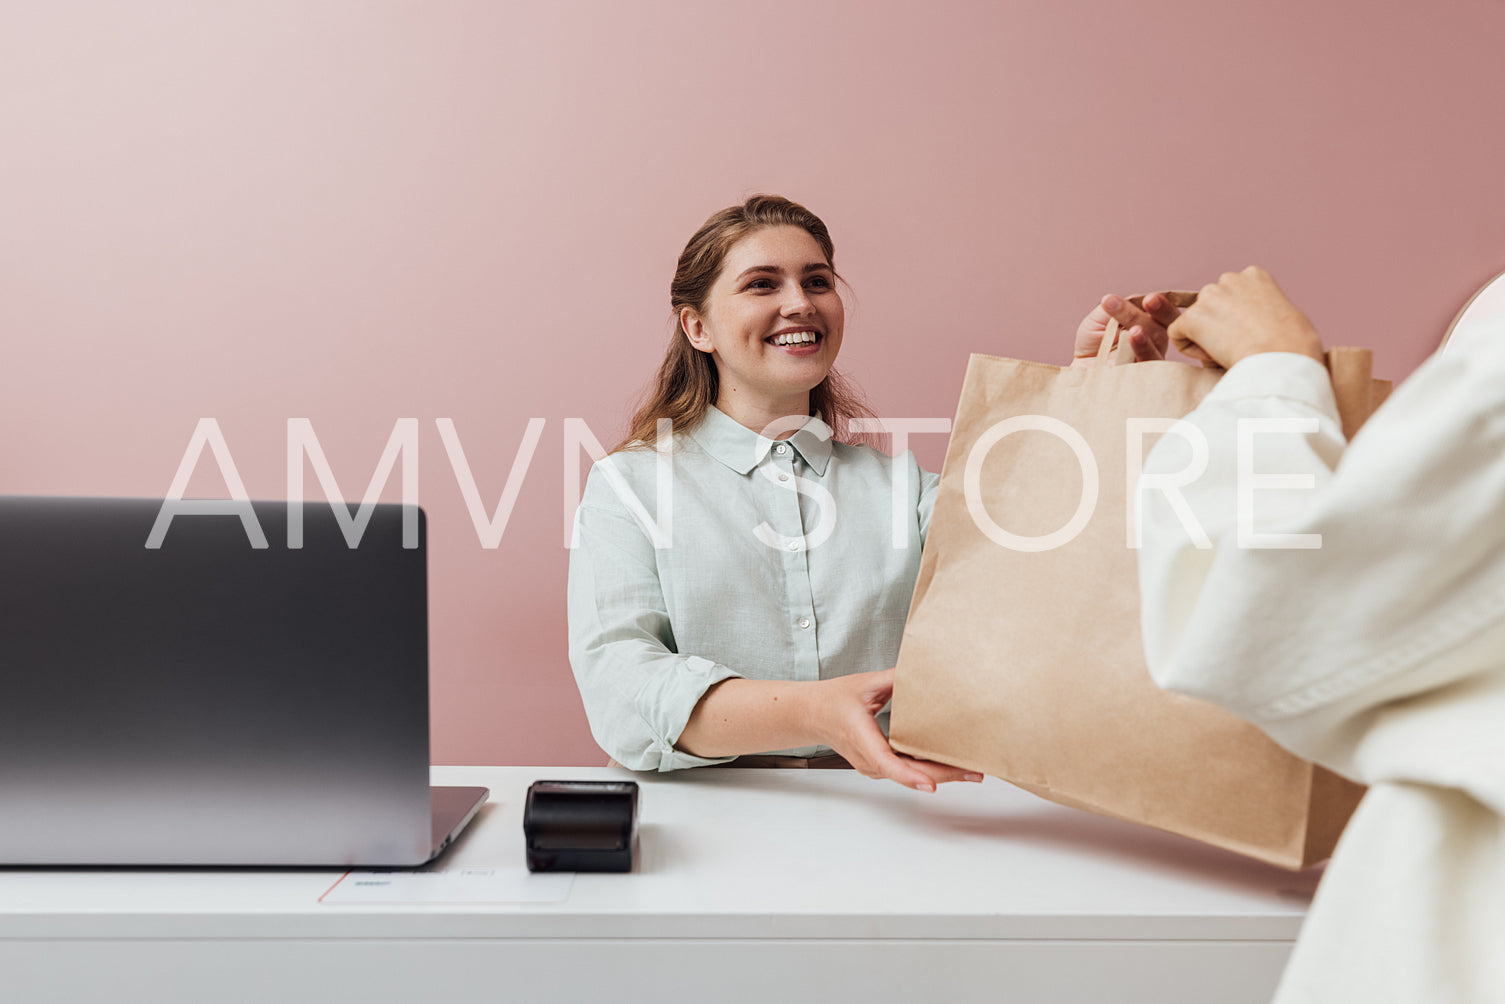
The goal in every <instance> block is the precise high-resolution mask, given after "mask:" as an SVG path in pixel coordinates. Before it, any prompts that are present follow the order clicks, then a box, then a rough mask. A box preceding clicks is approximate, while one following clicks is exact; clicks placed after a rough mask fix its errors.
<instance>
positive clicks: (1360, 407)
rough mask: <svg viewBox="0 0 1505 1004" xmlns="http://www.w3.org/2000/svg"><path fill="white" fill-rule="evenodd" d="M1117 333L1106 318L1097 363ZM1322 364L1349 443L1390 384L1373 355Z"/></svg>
mask: <svg viewBox="0 0 1505 1004" xmlns="http://www.w3.org/2000/svg"><path fill="white" fill-rule="evenodd" d="M1149 295H1150V294H1149V293H1141V294H1140V295H1138V296H1131V297H1129V302H1130V303H1132V304H1134V306H1136V307H1140V308H1143V307H1144V298H1145V297H1146V296H1149ZM1160 295H1161V296H1163V297H1165V298H1166V299H1167V300H1169V301H1170V302H1171V305H1172V306H1174V307H1180V308H1181V309H1183V310H1184V309H1185V308H1187V307H1190V306H1191V305H1192V304H1194V303H1196V302H1197V294H1196V293H1195V292H1192V291H1190V290H1184V289H1172V290H1166V291H1164V292H1162V293H1161V294H1160ZM1118 329H1119V324H1118V322H1117V321H1116V320H1114V319H1113V318H1111V317H1110V318H1108V329H1107V330H1106V331H1104V332H1103V342H1102V344H1101V345H1099V346H1098V347H1097V358H1098V361H1099V362H1103V361H1105V360H1107V358H1108V357H1109V356H1110V355H1111V354H1112V353H1113V348H1114V343H1115V342H1116V341H1118ZM1119 351H1120V352H1122V353H1125V354H1126V358H1123V359H1120V360H1119V362H1125V363H1126V362H1133V360H1134V350H1133V349H1132V348H1130V347H1129V346H1128V344H1127V343H1126V344H1124V345H1121V346H1119ZM1324 361H1325V362H1326V364H1327V372H1328V375H1329V376H1330V377H1331V378H1332V384H1333V396H1334V397H1335V398H1336V399H1337V403H1338V418H1339V419H1340V420H1341V422H1342V424H1343V436H1344V438H1345V439H1352V438H1353V437H1354V433H1356V432H1358V431H1359V426H1361V425H1363V424H1364V422H1365V420H1366V419H1368V418H1369V416H1370V414H1371V413H1372V412H1373V411H1374V410H1375V409H1376V408H1378V407H1379V406H1380V405H1381V404H1383V403H1384V401H1385V398H1386V397H1387V396H1388V395H1389V393H1390V382H1389V381H1388V380H1375V379H1374V378H1373V371H1372V369H1373V364H1374V353H1372V352H1371V351H1370V350H1369V349H1354V348H1344V347H1338V348H1331V349H1328V350H1327V353H1326V357H1325V359H1324Z"/></svg>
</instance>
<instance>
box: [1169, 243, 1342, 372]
mask: <svg viewBox="0 0 1505 1004" xmlns="http://www.w3.org/2000/svg"><path fill="white" fill-rule="evenodd" d="M1170 336H1171V342H1172V343H1173V344H1174V345H1175V346H1176V348H1178V349H1180V350H1181V351H1182V352H1184V353H1186V354H1187V355H1188V356H1190V357H1191V358H1193V359H1201V360H1202V361H1203V362H1212V363H1215V364H1217V365H1218V366H1221V367H1223V368H1224V369H1229V368H1231V367H1232V366H1233V365H1234V364H1235V363H1237V362H1238V361H1239V360H1241V359H1244V358H1246V357H1248V356H1252V355H1254V354H1256V353H1259V352H1295V353H1297V354H1299V355H1304V356H1311V357H1312V358H1313V359H1315V360H1317V361H1318V362H1319V363H1320V362H1322V361H1323V352H1322V338H1321V337H1320V336H1319V335H1318V334H1317V329H1316V328H1314V327H1312V322H1311V321H1310V320H1308V319H1307V316H1306V315H1305V314H1303V313H1302V312H1301V311H1300V310H1298V309H1296V305H1295V304H1293V303H1292V302H1291V301H1290V300H1289V299H1287V298H1286V295H1285V293H1284V292H1282V291H1281V289H1280V287H1279V286H1277V285H1276V284H1275V280H1274V278H1272V277H1271V275H1270V273H1268V272H1266V271H1265V270H1264V269H1262V268H1259V267H1257V266H1254V265H1251V266H1249V267H1248V268H1246V269H1244V270H1243V271H1242V272H1224V273H1223V275H1222V277H1221V278H1220V279H1219V280H1218V281H1217V282H1215V283H1213V284H1212V285H1210V286H1203V287H1202V289H1201V291H1200V292H1199V293H1198V294H1197V302H1196V303H1195V304H1193V305H1192V306H1190V307H1188V308H1186V312H1185V313H1183V314H1182V315H1181V316H1180V318H1178V319H1177V320H1176V321H1175V322H1174V323H1173V324H1172V325H1171V326H1170Z"/></svg>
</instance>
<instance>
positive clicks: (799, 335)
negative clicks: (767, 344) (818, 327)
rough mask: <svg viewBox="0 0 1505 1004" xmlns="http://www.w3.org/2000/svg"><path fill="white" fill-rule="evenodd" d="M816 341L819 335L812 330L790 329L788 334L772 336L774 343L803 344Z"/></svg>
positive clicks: (818, 339)
mask: <svg viewBox="0 0 1505 1004" xmlns="http://www.w3.org/2000/svg"><path fill="white" fill-rule="evenodd" d="M818 341H820V335H818V334H816V333H815V332H814V331H791V332H789V333H788V334H784V335H774V336H773V344H775V345H803V344H805V343H806V342H818Z"/></svg>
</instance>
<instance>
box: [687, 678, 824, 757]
mask: <svg viewBox="0 0 1505 1004" xmlns="http://www.w3.org/2000/svg"><path fill="white" fill-rule="evenodd" d="M815 689H816V684H814V683H803V682H798V681H789V680H746V679H741V678H738V679H732V680H722V681H721V682H720V683H718V684H716V685H715V686H713V687H711V689H710V690H707V691H706V692H705V695H704V696H703V697H701V699H700V703H698V704H696V705H695V710H694V711H693V712H691V713H690V720H689V721H688V722H686V723H685V729H684V731H683V732H681V733H680V734H679V741H678V742H676V743H675V744H674V745H675V746H676V747H678V748H679V749H680V750H682V751H683V752H685V753H689V754H690V755H692V756H703V757H721V756H740V755H742V754H745V753H763V752H766V751H768V750H782V749H792V748H794V747H796V746H819V745H824V743H823V741H822V739H821V737H820V736H819V735H818V731H819V730H818V728H817V725H816V716H815V713H814V712H815V707H814V699H815V694H814V691H815Z"/></svg>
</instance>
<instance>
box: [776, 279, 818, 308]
mask: <svg viewBox="0 0 1505 1004" xmlns="http://www.w3.org/2000/svg"><path fill="white" fill-rule="evenodd" d="M783 308H784V313H785V314H786V315H794V314H809V313H812V312H813V311H814V310H815V305H814V304H813V303H811V301H810V297H809V295H808V294H806V292H805V288H804V287H803V286H801V285H800V284H799V283H794V284H793V285H792V286H791V287H790V288H789V289H788V290H786V291H785V293H784V303H783Z"/></svg>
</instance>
